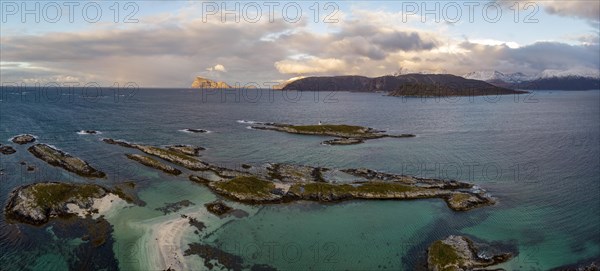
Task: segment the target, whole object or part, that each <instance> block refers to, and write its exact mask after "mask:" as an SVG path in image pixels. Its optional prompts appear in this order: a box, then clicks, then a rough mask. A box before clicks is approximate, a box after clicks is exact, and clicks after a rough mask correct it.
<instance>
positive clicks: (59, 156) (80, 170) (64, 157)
mask: <svg viewBox="0 0 600 271" xmlns="http://www.w3.org/2000/svg"><path fill="white" fill-rule="evenodd" d="M27 150H28V151H29V152H30V153H31V154H33V155H34V156H35V157H37V158H39V159H41V160H43V161H45V162H46V163H48V164H50V165H53V166H57V167H61V168H63V169H65V170H67V171H70V172H73V173H75V174H77V175H79V176H82V177H88V178H104V177H106V174H105V173H104V172H102V171H99V170H97V169H95V168H93V167H92V166H90V165H89V164H88V163H87V162H86V161H83V160H81V159H80V158H77V157H74V156H72V155H70V154H68V153H65V152H63V151H61V150H58V149H55V148H53V147H51V146H49V145H46V144H36V145H33V146H31V147H29V148H28V149H27Z"/></svg>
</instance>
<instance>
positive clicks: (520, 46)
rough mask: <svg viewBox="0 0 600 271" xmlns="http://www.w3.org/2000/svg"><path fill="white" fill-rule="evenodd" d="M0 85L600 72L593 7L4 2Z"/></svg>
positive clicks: (504, 2) (599, 19)
mask: <svg viewBox="0 0 600 271" xmlns="http://www.w3.org/2000/svg"><path fill="white" fill-rule="evenodd" d="M0 6H1V15H2V18H1V20H0V33H1V35H0V77H1V81H2V84H3V85H12V84H25V85H35V84H41V85H44V84H74V83H79V84H80V85H85V84H89V83H97V84H99V85H101V86H111V85H114V84H120V85H124V84H127V83H135V84H137V85H138V86H140V87H189V86H190V85H191V83H192V81H193V80H194V78H195V77H196V76H201V77H205V78H210V79H213V80H218V81H225V82H227V83H229V84H230V85H236V84H239V85H241V86H244V85H247V84H258V85H261V86H268V85H273V84H275V83H282V82H286V81H288V80H293V79H295V78H301V77H306V76H329V75H363V76H369V77H376V76H382V75H389V74H398V73H413V72H422V73H449V74H455V75H464V74H466V73H469V72H473V71H490V70H498V71H500V72H504V73H515V72H522V73H526V74H530V75H535V74H540V73H547V72H561V73H586V74H598V73H599V71H600V55H599V54H600V53H599V51H600V48H599V35H600V1H558V0H546V1H521V0H510V1H509V0H496V1H456V2H452V1H422V2H421V1H334V2H328V1H286V2H275V1H267V2H259V1H122V2H119V1H96V2H94V1H85V2H74V1H68V2H58V1H2V2H0Z"/></svg>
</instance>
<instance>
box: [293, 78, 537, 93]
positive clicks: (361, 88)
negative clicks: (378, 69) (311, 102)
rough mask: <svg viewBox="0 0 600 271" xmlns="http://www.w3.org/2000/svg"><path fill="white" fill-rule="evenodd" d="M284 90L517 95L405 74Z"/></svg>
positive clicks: (309, 82) (299, 84)
mask: <svg viewBox="0 0 600 271" xmlns="http://www.w3.org/2000/svg"><path fill="white" fill-rule="evenodd" d="M283 89H284V90H303V91H356V92H385V93H387V94H388V95H389V96H421V97H433V96H480V95H506V94H520V93H525V92H523V91H515V90H511V89H508V88H504V87H499V86H495V85H492V84H489V83H486V82H483V81H480V80H472V79H465V78H463V77H460V76H456V75H451V74H405V75H397V76H394V75H388V76H382V77H375V78H369V77H364V76H329V77H306V78H302V79H299V80H296V81H293V82H291V83H289V84H287V85H286V86H285V87H283Z"/></svg>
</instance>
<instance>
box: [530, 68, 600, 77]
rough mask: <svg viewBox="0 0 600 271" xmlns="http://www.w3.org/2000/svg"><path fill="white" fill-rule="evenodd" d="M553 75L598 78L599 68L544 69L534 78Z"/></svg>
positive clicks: (599, 75) (599, 74)
mask: <svg viewBox="0 0 600 271" xmlns="http://www.w3.org/2000/svg"><path fill="white" fill-rule="evenodd" d="M553 77H558V78H560V77H588V78H600V70H592V69H570V70H566V71H561V70H545V71H543V72H541V73H540V74H539V75H538V78H536V79H542V78H553Z"/></svg>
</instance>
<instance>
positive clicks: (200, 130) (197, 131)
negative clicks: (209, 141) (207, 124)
mask: <svg viewBox="0 0 600 271" xmlns="http://www.w3.org/2000/svg"><path fill="white" fill-rule="evenodd" d="M183 131H184V132H188V133H195V134H206V133H208V130H204V129H183Z"/></svg>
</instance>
